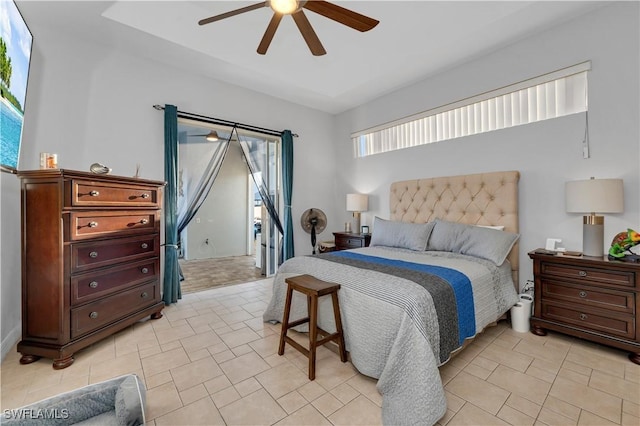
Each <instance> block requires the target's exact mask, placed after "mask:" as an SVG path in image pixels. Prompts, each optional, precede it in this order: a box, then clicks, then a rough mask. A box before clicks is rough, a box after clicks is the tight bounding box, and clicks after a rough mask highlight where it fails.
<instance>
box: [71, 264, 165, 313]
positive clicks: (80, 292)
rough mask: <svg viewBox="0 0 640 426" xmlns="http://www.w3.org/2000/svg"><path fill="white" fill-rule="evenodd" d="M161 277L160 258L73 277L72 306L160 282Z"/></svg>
mask: <svg viewBox="0 0 640 426" xmlns="http://www.w3.org/2000/svg"><path fill="white" fill-rule="evenodd" d="M159 276H160V260H159V259H158V258H154V259H149V260H145V261H140V262H134V263H127V264H123V265H118V266H113V267H111V268H108V269H105V270H98V271H95V272H87V273H84V274H78V275H73V276H72V277H71V304H72V305H74V306H75V305H79V304H81V303H86V302H90V301H92V300H94V299H97V298H99V297H102V296H106V295H108V294H111V293H114V292H116V291H119V290H122V289H125V288H128V287H133V286H136V285H138V284H142V283H144V282H146V281H151V280H155V281H158V278H159Z"/></svg>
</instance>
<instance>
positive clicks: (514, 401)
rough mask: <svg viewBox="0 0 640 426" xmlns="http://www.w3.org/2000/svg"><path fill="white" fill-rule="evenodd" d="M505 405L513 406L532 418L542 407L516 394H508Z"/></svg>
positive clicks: (536, 415)
mask: <svg viewBox="0 0 640 426" xmlns="http://www.w3.org/2000/svg"><path fill="white" fill-rule="evenodd" d="M505 405H508V406H509V407H511V408H514V409H516V410H518V411H520V412H522V413H524V414H526V415H527V416H529V417H532V418H534V419H535V418H536V417H538V414H539V413H540V409H541V408H542V405H539V404H536V403H535V402H531V401H529V400H528V399H526V398H523V397H521V396H518V395H510V396H509V398H508V399H507V402H506V403H505Z"/></svg>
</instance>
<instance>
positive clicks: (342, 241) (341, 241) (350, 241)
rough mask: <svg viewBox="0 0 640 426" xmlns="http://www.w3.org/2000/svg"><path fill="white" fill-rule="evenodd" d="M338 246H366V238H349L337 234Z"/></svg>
mask: <svg viewBox="0 0 640 426" xmlns="http://www.w3.org/2000/svg"><path fill="white" fill-rule="evenodd" d="M335 242H336V246H337V247H338V248H340V249H342V250H344V249H351V248H358V247H364V239H363V238H349V237H342V236H337V237H336V239H335Z"/></svg>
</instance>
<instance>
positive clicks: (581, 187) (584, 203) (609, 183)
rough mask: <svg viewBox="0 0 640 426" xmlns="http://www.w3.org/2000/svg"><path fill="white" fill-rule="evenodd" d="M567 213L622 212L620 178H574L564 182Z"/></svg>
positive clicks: (622, 200)
mask: <svg viewBox="0 0 640 426" xmlns="http://www.w3.org/2000/svg"><path fill="white" fill-rule="evenodd" d="M565 202H566V204H565V205H566V210H567V213H622V212H623V211H624V189H623V185H622V179H587V180H575V181H570V182H567V183H566V184H565Z"/></svg>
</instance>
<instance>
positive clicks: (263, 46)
mask: <svg viewBox="0 0 640 426" xmlns="http://www.w3.org/2000/svg"><path fill="white" fill-rule="evenodd" d="M282 16H283V15H281V14H279V13H274V14H273V16H272V17H271V21H269V25H268V26H267V29H266V30H265V32H264V35H263V36H262V40H260V44H259V45H258V50H257V52H258V53H259V54H261V55H264V54H265V53H267V49H269V45H271V40H273V36H274V35H275V34H276V30H277V29H278V25H280V21H281V20H282Z"/></svg>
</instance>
